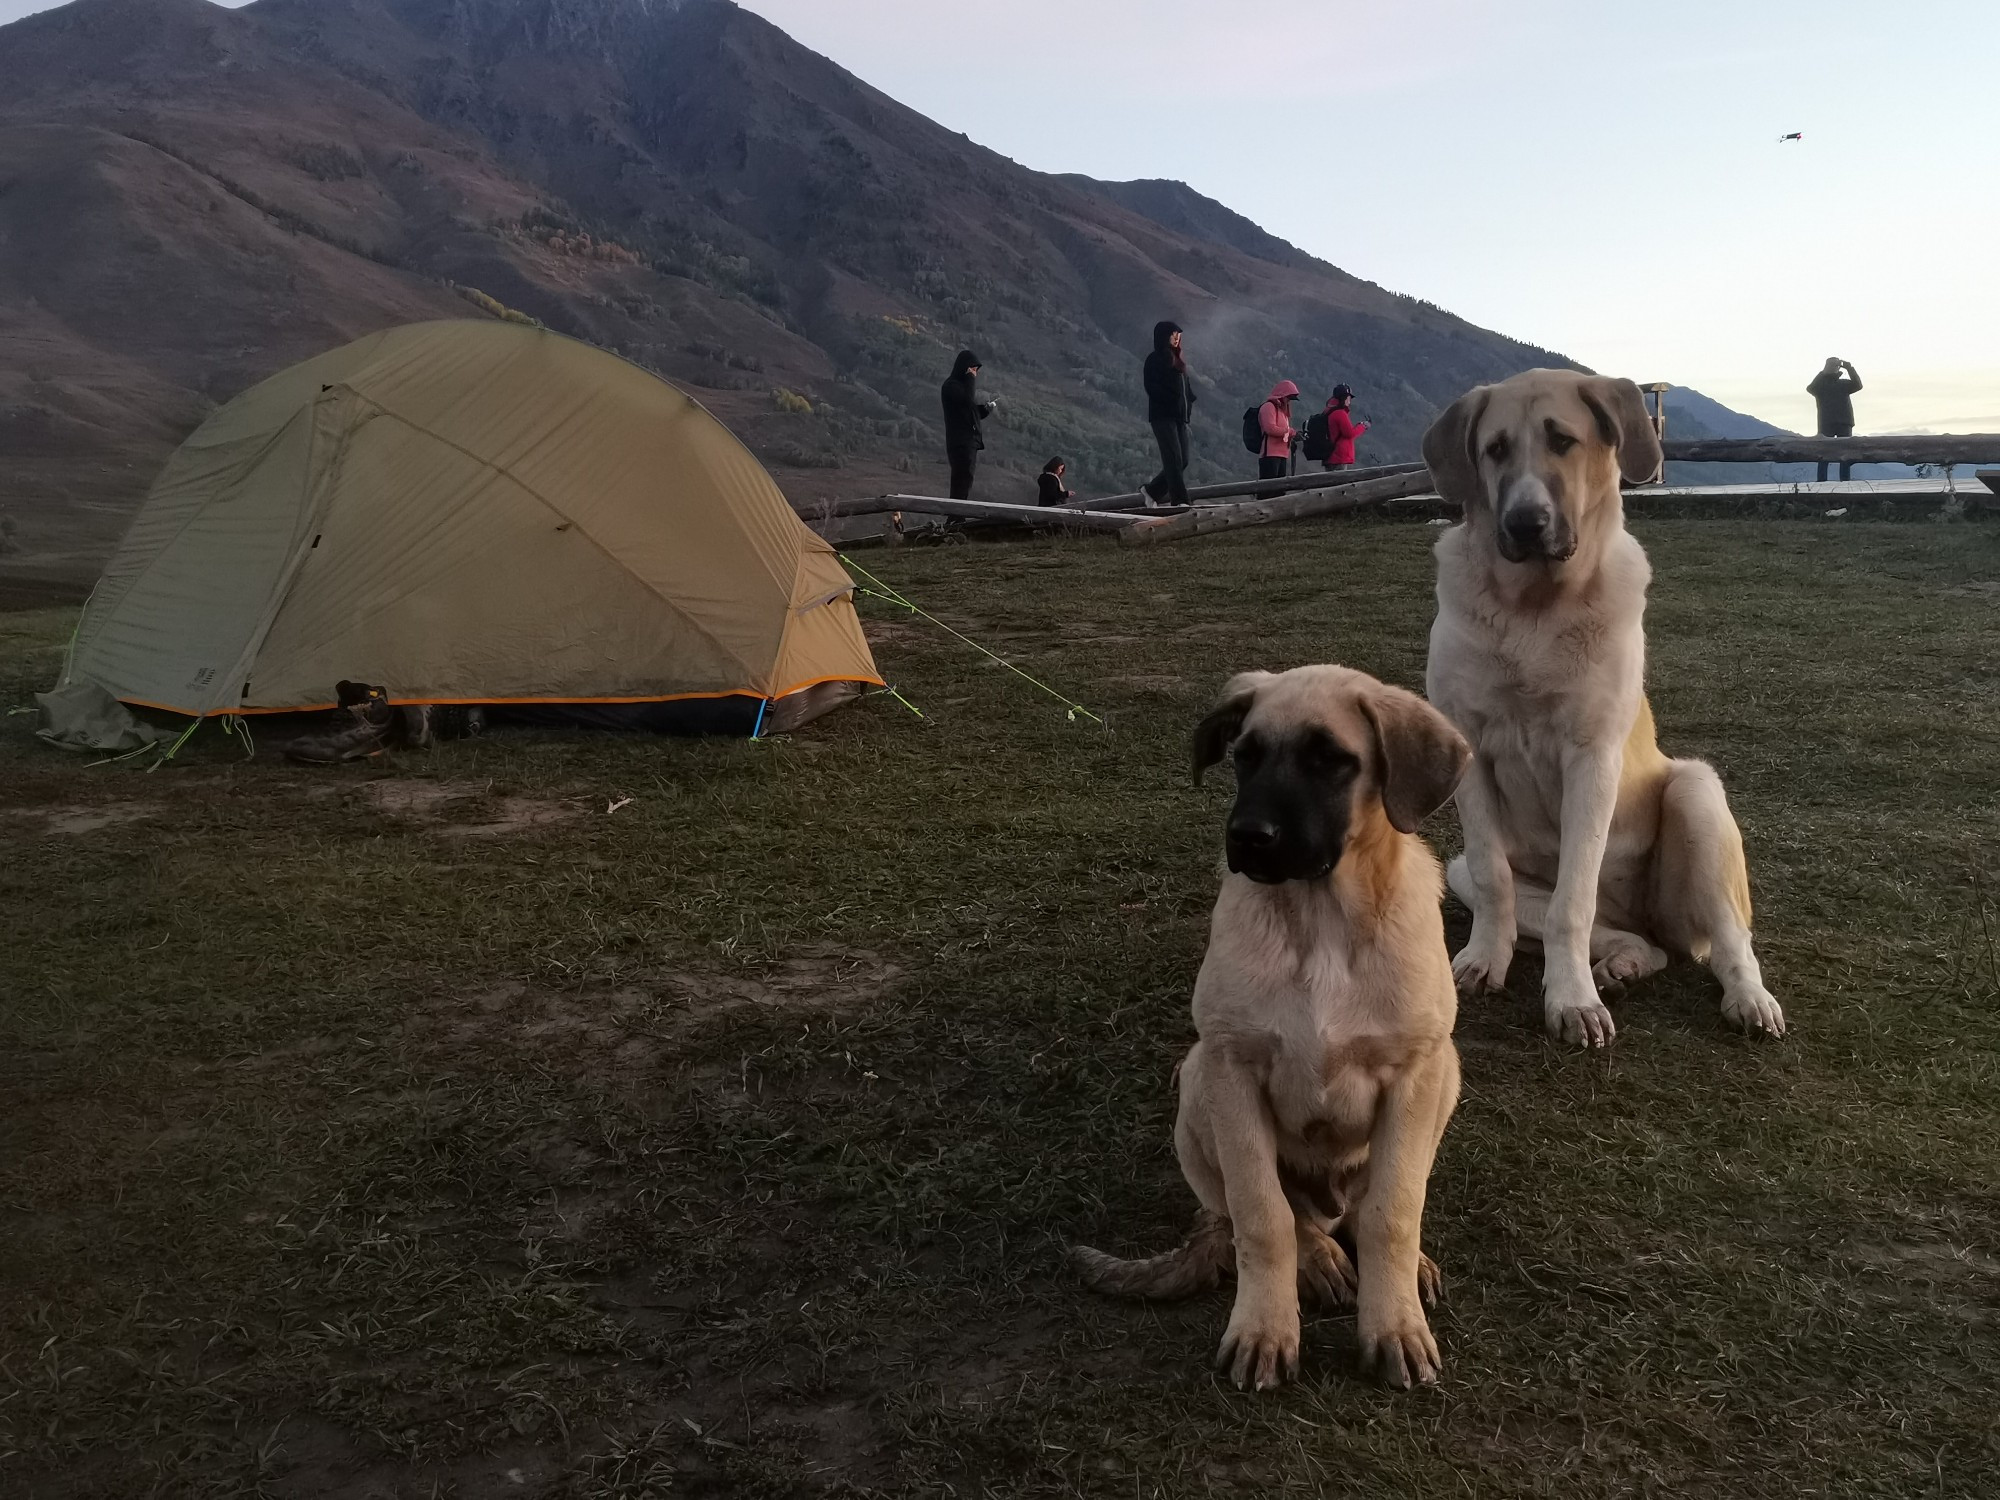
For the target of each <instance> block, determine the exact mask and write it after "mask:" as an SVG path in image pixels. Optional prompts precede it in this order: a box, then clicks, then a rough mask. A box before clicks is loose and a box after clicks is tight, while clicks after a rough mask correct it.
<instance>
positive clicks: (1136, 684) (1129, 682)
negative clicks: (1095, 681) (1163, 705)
mask: <svg viewBox="0 0 2000 1500" xmlns="http://www.w3.org/2000/svg"><path fill="white" fill-rule="evenodd" d="M1111 680H1112V681H1113V682H1114V683H1116V684H1117V685H1118V686H1119V687H1122V688H1130V689H1131V690H1132V691H1133V692H1135V693H1164V694H1167V695H1168V696H1173V695H1175V694H1179V693H1184V692H1186V691H1187V689H1188V680H1187V679H1186V678H1185V677H1171V676H1165V675H1159V674H1156V675H1151V676H1148V675H1144V674H1140V675H1134V676H1125V677H1114V678H1112V679H1111Z"/></svg>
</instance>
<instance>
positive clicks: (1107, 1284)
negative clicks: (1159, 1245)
mask: <svg viewBox="0 0 2000 1500" xmlns="http://www.w3.org/2000/svg"><path fill="white" fill-rule="evenodd" d="M1069 1263H1070V1265H1072V1266H1073V1267H1075V1268H1076V1273H1077V1275H1079V1276H1081V1277H1082V1278H1083V1282H1084V1285H1085V1286H1087V1287H1089V1288H1090V1289H1091V1290H1092V1291H1096V1292H1104V1293H1106V1294H1107V1295H1109V1296H1113V1297H1140V1298H1144V1299H1145V1300H1147V1301H1149V1302H1175V1301H1178V1300H1179V1299H1181V1298H1183V1297H1192V1296H1193V1295H1194V1294H1195V1293H1196V1292H1205V1291H1207V1290H1208V1289H1209V1288H1210V1287H1212V1286H1214V1285H1216V1284H1217V1283H1218V1282H1220V1281H1221V1280H1222V1278H1223V1277H1224V1276H1227V1275H1229V1274H1231V1273H1232V1272H1234V1271H1235V1269H1236V1241H1235V1239H1234V1237H1233V1236H1231V1234H1230V1232H1229V1220H1227V1219H1225V1218H1224V1217H1223V1216H1222V1215H1221V1214H1214V1213H1210V1212H1208V1211H1207V1210H1206V1209H1204V1210H1202V1212H1201V1213H1200V1214H1198V1215H1197V1216H1196V1217H1195V1221H1194V1228H1193V1229H1192V1230H1191V1231H1189V1233H1188V1237H1187V1240H1186V1242H1185V1243H1184V1244H1182V1245H1181V1247H1180V1248H1179V1249H1178V1250H1169V1251H1167V1253H1166V1254H1164V1255H1155V1256H1153V1257H1151V1258H1150V1259H1147V1260H1120V1259H1119V1258H1118V1257H1117V1256H1115V1255H1106V1254H1105V1253H1104V1252H1103V1251H1102V1250H1092V1249H1091V1248H1090V1247H1089V1246H1087V1245H1077V1246H1074V1247H1072V1248H1071V1250H1070V1252H1069Z"/></svg>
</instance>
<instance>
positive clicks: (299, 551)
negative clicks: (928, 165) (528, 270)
mask: <svg viewBox="0 0 2000 1500" xmlns="http://www.w3.org/2000/svg"><path fill="white" fill-rule="evenodd" d="M852 589H853V584H852V583H851V581H850V580H849V579H848V577H847V574H846V572H845V570H844V569H842V567H841V566H840V563H839V561H838V559H837V558H836V557H835V556H834V553H833V549H832V548H831V547H830V546H829V545H828V544H827V543H826V542H825V541H823V540H822V539H821V538H819V537H818V536H815V535H814V534H813V533H812V532H811V531H809V530H808V529H807V528H806V527H805V525H804V524H803V523H801V522H800V520H799V519H798V517H797V516H796V515H795V514H794V513H793V511H792V508H791V506H790V505H789V504H787V503H786V501H785V498H784V496H783V495H782V494H781V493H780V492H779V490H778V487H777V485H776V484H775V483H774V482H773V481H772V479H771V476H770V475H769V474H767V473H766V472H765V471H764V468H763V466H762V465H761V464H760V463H758V461H757V459H756V458H755V457H754V456H753V455H752V454H751V453H750V451H749V450H748V449H747V448H745V447H744V446H743V444H742V443H741V442H739V441H738V440H737V439H736V438H735V437H734V436H732V435H731V434H730V432H729V431H728V429H726V428H725V427H723V425H722V424H721V423H720V422H718V421H717V420H716V419H715V418H714V417H712V416H710V415H709V413H708V412H707V411H705V410H703V409H702V407H701V406H700V405H698V404H697V403H696V402H695V401H693V400H692V399H690V398H689V397H688V396H686V395H685V394H683V393H682V392H681V391H679V390H676V389H675V388H674V387H673V386H670V385H668V384H667V383H666V382H665V381H663V380H660V379H658V378H657V377H655V376H653V375H651V374H649V373H647V372H646V371H644V370H642V369H640V368H639V367H638V366H636V365H633V364H630V363H628V362H626V361H625V360H622V359H620V358H618V357H617V356H615V355H612V354H607V353H605V352H604V351H603V350H600V349H596V348H593V347H592V346H590V345H588V344H584V343H580V342H578V341H576V340H573V339H569V338H565V337H563V336H562V335H560V334H555V333H550V332H548V331H547V330H545V329H541V328H535V327H528V326H523V325H520V324H515V323H506V322H497V321H495V322H486V321H472V320H454V321H448V322H438V323H420V324H415V325H412V326H409V327H404V328H396V329H392V330H389V331H387V332H384V333H377V334H372V335H370V336H368V337H366V338H363V339H360V340H358V341H356V342H355V343H352V344H349V345H347V346H346V347H344V348H341V349H336V350H334V351H332V352H331V353H328V354H323V355H320V356H319V357H318V358H316V359H311V360H308V361H306V362H305V363H304V364H300V365H296V366H294V367H293V368H291V369H289V370H286V371H284V372H282V373H280V374H278V375H275V376H273V377H272V378H270V379H269V380H266V381H264V382H263V383H262V384H261V385H258V386H255V387H253V388H252V389H251V390H249V391H247V392H245V393H244V394H243V395H241V396H239V397H237V398H236V399H235V400H234V401H232V402H230V403H229V404H228V405H227V406H225V407H223V408H222V409H221V410H219V411H217V412H216V413H215V414H214V415H212V416H211V417H210V418H209V419H208V420H207V421H206V422H204V423H203V424H202V426H201V427H200V428H199V429H198V430H197V431H196V432H195V433H194V435H193V436H191V437H190V438H189V439H188V440H187V441H186V442H185V443H184V444H182V446H181V447H180V449H179V450H178V451H177V452H175V454H174V455H173V456H172V458H170V459H169V460H168V461H167V464H166V467H165V468H164V469H163V470H162V471H161V474H160V476H159V478H158V480H157V481H156V482H155V483H154V485H153V488H152V491H151V492H150V493H149V494H148V496H147V497H146V501H145V503H144V504H143V506H141V508H140V511H139V514H138V516H137V517H136V518H135V519H134V520H133V523H132V526H131V529H130V530H129V531H128V532H127V534H126V536H125V539H124V541H123V543H122V544H121V545H120V547H119V549H118V551H117V553H116V555H115V556H114V557H113V558H112V560H111V562H110V564H109V565H108V566H107V567H106V568H105V571H104V576H103V578H102V579H101V580H100V581H99V583H98V586H97V588H96V590H95V592H94V593H93V594H92V596H91V599H90V602H89V603H88V604H87V605H86V606H85V609H84V614H83V619H82V622H81V623H80V625H79V626H78V628H77V634H76V641H75V645H74V647H73V649H72V652H71V656H70V661H69V664H68V666H67V667H66V669H65V672H64V682H65V683H68V682H72V681H78V680H87V681H95V682H98V683H101V684H103V685H104V686H105V687H107V688H108V689H110V691H111V692H112V693H113V694H114V695H115V696H116V697H117V698H119V699H121V700H123V701H124V702H126V703H130V704H134V705H138V706H142V707H150V708H158V709H166V710H169V711H171V712H174V713H179V714H186V715H189V716H191V717H193V718H197V719H199V718H204V717H207V716H210V715H215V714H254V713H277V712H299V711H308V710H315V709H325V708H330V707H333V706H334V684H335V682H336V681H338V680H340V679H342V678H353V679H357V680H360V681H365V682H374V683H380V684H383V685H384V686H386V687H387V688H388V690H389V694H390V698H391V700H392V701H393V702H396V703H482V704H521V705H543V706H549V707H559V706H577V705H595V706H605V705H616V706H625V707H632V706H640V705H651V706H662V705H674V706H677V707H676V708H672V709H667V710H662V709H660V708H658V707H655V708H654V709H652V710H651V711H650V712H651V716H652V721H653V722H662V720H664V721H665V722H663V723H662V727H690V728H705V729H736V730H739V731H740V732H745V733H752V732H755V730H756V727H757V726H763V727H766V728H791V727H794V726H795V725H796V724H798V723H802V722H804V720H806V719H808V718H811V717H812V716H813V715H814V714H816V713H818V712H822V711H824V710H825V709H826V708H828V707H831V706H832V705H833V704H834V703H837V702H840V701H842V700H843V699H844V698H846V697H849V696H852V695H853V694H854V693H856V692H858V691H859V689H860V687H861V685H863V684H877V685H879V684H880V683H881V680H882V679H881V678H880V677H879V676H878V675H877V673H876V670H875V663H874V659H873V658H872V656H871V655H870V654H869V650H868V643H867V641H866V640H865V639H864V638H863V636H862V633H861V624H860V621H859V619H858V618H857V616H856V615H855V612H854V605H853V598H852Z"/></svg>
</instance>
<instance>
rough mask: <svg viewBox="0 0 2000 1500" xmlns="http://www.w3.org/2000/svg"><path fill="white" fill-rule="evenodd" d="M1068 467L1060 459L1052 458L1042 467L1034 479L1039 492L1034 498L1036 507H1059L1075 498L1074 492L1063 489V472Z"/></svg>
mask: <svg viewBox="0 0 2000 1500" xmlns="http://www.w3.org/2000/svg"><path fill="white" fill-rule="evenodd" d="M1068 467H1069V465H1067V464H1066V463H1064V462H1063V461H1062V460H1061V459H1060V458H1052V459H1050V460H1049V461H1048V462H1047V463H1045V464H1043V465H1042V472H1041V474H1040V475H1038V476H1037V477H1036V480H1035V485H1036V488H1037V489H1038V490H1039V491H1040V493H1039V494H1038V495H1036V497H1035V503H1036V504H1037V505H1061V504H1062V503H1063V502H1064V501H1067V500H1074V499H1075V498H1076V491H1075V490H1066V489H1064V488H1063V470H1064V469H1066V468H1068Z"/></svg>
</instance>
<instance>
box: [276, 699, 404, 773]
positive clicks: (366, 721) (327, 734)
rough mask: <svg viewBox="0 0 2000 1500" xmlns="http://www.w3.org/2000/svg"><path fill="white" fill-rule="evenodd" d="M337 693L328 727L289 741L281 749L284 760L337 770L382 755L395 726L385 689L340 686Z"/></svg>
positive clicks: (393, 710) (394, 714)
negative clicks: (345, 765) (333, 767)
mask: <svg viewBox="0 0 2000 1500" xmlns="http://www.w3.org/2000/svg"><path fill="white" fill-rule="evenodd" d="M337 691H338V693H339V695H340V707H339V708H337V709H335V710H334V717H333V725H332V727H331V728H329V729H327V730H326V731H324V732H323V733H320V734H306V735H301V736H299V738H297V739H295V740H293V741H292V742H291V743H290V744H289V745H287V746H285V759H287V760H292V761H297V762H298V763H299V764H301V765H307V766H337V765H340V764H341V763H342V762H344V761H350V760H366V759H367V758H368V757H369V756H371V755H380V754H381V753H382V749H383V747H384V745H385V744H387V742H388V739H389V732H390V731H391V730H392V729H394V728H395V725H396V710H395V709H394V708H392V707H390V705H389V691H388V689H387V688H379V687H370V686H369V685H368V684H367V683H363V682H343V683H341V684H340V685H339V687H338V689H337Z"/></svg>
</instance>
